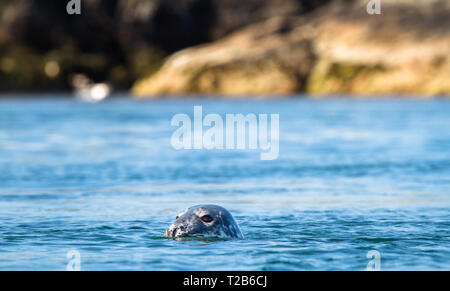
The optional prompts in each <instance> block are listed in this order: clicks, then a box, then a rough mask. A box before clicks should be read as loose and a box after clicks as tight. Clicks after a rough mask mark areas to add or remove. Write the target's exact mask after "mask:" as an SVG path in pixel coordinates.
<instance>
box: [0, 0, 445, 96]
mask: <svg viewBox="0 0 450 291" xmlns="http://www.w3.org/2000/svg"><path fill="white" fill-rule="evenodd" d="M369 1H370V0H246V1H241V0H81V3H82V14H81V15H68V14H67V13H66V5H67V3H68V2H69V1H68V0H67V1H66V0H2V1H0V91H3V92H4V91H32V92H35V91H46V92H47V91H52V90H53V91H57V90H69V89H70V85H69V84H70V79H71V76H73V75H74V74H84V75H86V76H88V77H89V78H91V79H93V80H94V81H108V82H110V83H111V84H113V86H114V88H115V89H119V90H128V89H130V88H132V91H133V92H134V93H135V94H136V95H137V96H139V97H154V96H161V95H177V94H186V93H188V94H190V93H192V94H197V93H199V94H217V95H222V94H224V95H230V96H243V95H284V94H292V93H297V92H307V93H312V94H348V93H353V94H357V95H364V94H373V95H392V94H410V95H414V94H416V95H426V96H434V95H450V75H449V74H450V0H381V12H382V13H381V14H380V15H377V14H374V15H369V14H368V13H367V11H366V5H367V3H368V2H369Z"/></svg>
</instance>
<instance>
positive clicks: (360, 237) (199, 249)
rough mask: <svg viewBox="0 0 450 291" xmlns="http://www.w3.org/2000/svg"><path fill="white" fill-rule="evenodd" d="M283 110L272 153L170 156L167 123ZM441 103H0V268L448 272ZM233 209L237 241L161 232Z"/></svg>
mask: <svg viewBox="0 0 450 291" xmlns="http://www.w3.org/2000/svg"><path fill="white" fill-rule="evenodd" d="M194 105H202V106H203V112H204V114H207V113H219V114H221V115H222V116H223V117H224V116H225V114H226V113H234V114H236V113H250V112H252V113H279V114H280V153H279V158H278V159H277V160H274V161H261V160H260V158H259V152H258V151H206V150H202V151H186V150H181V151H176V150H174V149H173V148H172V147H171V145H170V137H171V135H172V133H173V131H174V128H173V127H171V126H170V120H171V118H172V116H173V115H174V114H176V113H188V114H190V115H192V114H193V106H194ZM449 113H450V102H449V101H445V100H433V101H420V100H345V99H344V100H337V99H336V100H335V99H328V100H322V101H313V100H306V99H294V100H288V99H285V100H278V101H276V100H272V101H231V100H195V99H192V100H184V101H182V100H167V101H163V100H154V101H133V100H128V99H125V98H118V99H111V100H108V101H107V102H104V103H100V104H83V103H79V102H77V101H74V100H72V99H68V98H67V99H63V98H61V99H42V98H41V99H25V98H23V99H21V98H15V99H11V98H9V99H8V98H6V99H0V270H65V269H66V265H67V264H68V262H69V258H68V257H67V253H68V251H70V250H76V251H78V252H79V253H80V255H81V269H82V270H364V269H366V266H367V264H368V263H369V261H370V259H369V258H367V257H366V255H367V253H368V252H369V251H371V250H377V251H379V253H380V255H381V269H382V270H399V269H401V270H404V269H407V270H416V269H427V270H428V269H433V270H434V269H437V270H442V269H450V231H449V228H450V210H449V209H450V208H449V206H450V193H449V188H450V187H449V186H450V114H449ZM200 203H215V204H220V205H222V206H224V207H226V208H228V209H229V210H230V211H231V212H232V213H233V214H234V216H235V218H236V220H237V221H238V222H239V224H240V226H241V228H242V231H243V233H244V235H245V240H242V241H241V240H234V241H233V240H231V241H209V242H208V241H175V240H167V239H164V238H163V237H162V234H163V233H164V231H165V229H166V228H167V227H168V226H169V225H170V224H171V223H172V222H173V221H174V219H175V215H176V214H177V212H178V211H180V210H182V209H184V208H186V207H188V206H192V205H195V204H200Z"/></svg>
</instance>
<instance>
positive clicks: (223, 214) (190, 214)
mask: <svg viewBox="0 0 450 291" xmlns="http://www.w3.org/2000/svg"><path fill="white" fill-rule="evenodd" d="M164 235H165V236H166V237H218V238H240V239H242V238H244V236H243V235H242V232H241V229H240V228H239V226H238V224H237V223H236V221H235V220H234V218H233V216H232V215H231V213H230V212H229V211H228V210H226V209H225V208H223V207H221V206H218V205H196V206H192V207H190V208H188V209H186V210H184V211H182V212H181V213H180V214H178V215H177V217H176V220H175V222H174V223H173V224H172V225H171V226H170V227H169V228H168V229H167V230H166V233H165V234H164Z"/></svg>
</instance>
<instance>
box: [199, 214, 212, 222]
mask: <svg viewBox="0 0 450 291" xmlns="http://www.w3.org/2000/svg"><path fill="white" fill-rule="evenodd" d="M200 219H201V220H202V221H203V222H211V221H213V218H212V217H211V216H209V215H203V216H202V217H200Z"/></svg>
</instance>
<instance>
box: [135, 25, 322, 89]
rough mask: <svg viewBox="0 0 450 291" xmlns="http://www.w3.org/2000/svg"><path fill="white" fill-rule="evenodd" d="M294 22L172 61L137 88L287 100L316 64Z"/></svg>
mask: <svg viewBox="0 0 450 291" xmlns="http://www.w3.org/2000/svg"><path fill="white" fill-rule="evenodd" d="M291 25H292V22H291V21H290V20H289V19H286V18H276V19H272V20H270V21H268V22H265V23H263V24H258V25H256V26H251V27H248V28H246V29H244V30H243V31H240V32H238V33H236V34H233V35H231V36H230V37H227V38H225V39H223V40H221V41H218V42H216V43H213V44H211V45H205V46H200V47H195V48H191V49H186V50H183V51H181V52H179V53H176V54H174V55H173V56H171V57H170V58H169V59H168V60H167V61H166V63H165V64H164V66H163V67H162V68H161V70H160V71H159V72H158V73H156V74H155V75H153V76H151V77H150V78H149V79H144V80H142V81H140V82H138V83H137V84H136V86H135V87H134V92H136V93H137V94H138V95H143V94H150V95H158V94H179V93H180V94H185V93H204V94H226V95H241V94H256V95H261V94H288V93H290V92H297V91H299V90H300V89H301V88H302V87H303V86H304V85H305V80H306V76H307V74H308V72H309V71H310V70H311V68H312V65H313V63H314V56H313V55H312V48H311V43H310V41H309V39H308V38H306V37H305V32H299V33H298V34H293V33H285V32H291V30H292V27H291Z"/></svg>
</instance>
